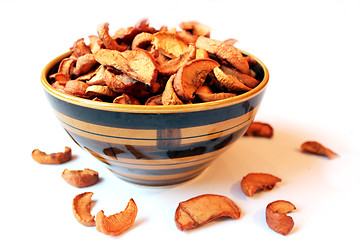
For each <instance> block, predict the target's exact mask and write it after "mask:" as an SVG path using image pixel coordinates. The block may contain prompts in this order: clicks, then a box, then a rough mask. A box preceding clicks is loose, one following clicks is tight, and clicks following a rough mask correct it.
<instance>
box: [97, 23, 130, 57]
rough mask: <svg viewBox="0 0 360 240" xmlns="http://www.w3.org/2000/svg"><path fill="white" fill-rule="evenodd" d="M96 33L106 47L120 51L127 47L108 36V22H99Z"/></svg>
mask: <svg viewBox="0 0 360 240" xmlns="http://www.w3.org/2000/svg"><path fill="white" fill-rule="evenodd" d="M97 33H98V35H99V38H100V39H101V41H102V42H103V44H104V45H105V47H106V48H107V49H112V50H117V51H120V52H122V51H125V50H126V49H127V48H128V46H127V45H126V44H118V43H117V42H116V40H115V39H113V38H112V37H111V36H110V34H109V23H102V24H99V25H98V27H97Z"/></svg>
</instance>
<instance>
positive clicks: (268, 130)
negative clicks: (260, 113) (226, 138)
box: [244, 122, 274, 138]
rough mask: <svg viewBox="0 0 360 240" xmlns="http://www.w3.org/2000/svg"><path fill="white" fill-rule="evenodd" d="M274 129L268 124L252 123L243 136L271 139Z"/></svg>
mask: <svg viewBox="0 0 360 240" xmlns="http://www.w3.org/2000/svg"><path fill="white" fill-rule="evenodd" d="M273 134H274V129H273V128H272V127H271V125H270V124H268V123H263V122H252V123H251V124H250V126H249V128H248V129H247V130H246V132H245V135H244V136H253V137H264V138H272V136H273Z"/></svg>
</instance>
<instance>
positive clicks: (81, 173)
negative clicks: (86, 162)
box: [61, 168, 99, 188]
mask: <svg viewBox="0 0 360 240" xmlns="http://www.w3.org/2000/svg"><path fill="white" fill-rule="evenodd" d="M61 176H62V178H63V179H64V180H65V181H66V182H67V183H69V184H70V185H72V186H74V187H78V188H83V187H89V186H92V185H94V184H95V183H97V182H98V180H99V174H98V172H96V171H94V170H91V169H89V168H85V169H84V170H68V169H65V170H64V171H63V173H62V175H61Z"/></svg>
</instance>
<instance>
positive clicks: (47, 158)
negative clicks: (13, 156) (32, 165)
mask: <svg viewBox="0 0 360 240" xmlns="http://www.w3.org/2000/svg"><path fill="white" fill-rule="evenodd" d="M31 156H32V158H33V159H34V160H35V161H36V162H38V163H40V164H62V163H65V162H68V161H70V159H71V148H69V147H65V151H64V152H58V153H51V154H46V153H45V152H42V151H40V150H39V149H35V150H33V151H32V153H31Z"/></svg>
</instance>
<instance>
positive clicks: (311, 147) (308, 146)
mask: <svg viewBox="0 0 360 240" xmlns="http://www.w3.org/2000/svg"><path fill="white" fill-rule="evenodd" d="M301 149H302V150H303V151H304V152H308V153H312V154H316V155H322V156H326V157H328V158H329V159H333V158H336V157H338V156H339V155H338V154H337V153H335V152H333V151H332V150H331V149H329V148H327V147H325V146H324V145H322V144H321V143H319V142H316V141H307V142H304V143H303V144H301Z"/></svg>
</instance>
